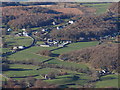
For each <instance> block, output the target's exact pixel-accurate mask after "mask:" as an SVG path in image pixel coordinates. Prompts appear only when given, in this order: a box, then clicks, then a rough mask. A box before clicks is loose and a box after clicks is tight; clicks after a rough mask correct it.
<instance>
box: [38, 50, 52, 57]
mask: <svg viewBox="0 0 120 90" xmlns="http://www.w3.org/2000/svg"><path fill="white" fill-rule="evenodd" d="M37 54H40V55H43V56H51V55H52V52H51V51H50V50H42V51H39V52H37Z"/></svg>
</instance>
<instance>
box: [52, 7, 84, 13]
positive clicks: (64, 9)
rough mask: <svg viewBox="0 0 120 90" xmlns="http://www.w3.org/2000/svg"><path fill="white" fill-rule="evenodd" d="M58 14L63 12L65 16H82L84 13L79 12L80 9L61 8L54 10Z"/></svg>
mask: <svg viewBox="0 0 120 90" xmlns="http://www.w3.org/2000/svg"><path fill="white" fill-rule="evenodd" d="M53 10H55V11H58V12H62V13H65V14H76V15H78V14H79V15H82V14H83V12H82V11H81V10H79V9H78V8H60V9H53Z"/></svg>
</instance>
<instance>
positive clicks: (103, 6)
mask: <svg viewBox="0 0 120 90" xmlns="http://www.w3.org/2000/svg"><path fill="white" fill-rule="evenodd" d="M110 4H111V3H98V4H92V3H89V4H88V3H86V4H83V5H84V6H89V7H92V8H95V9H96V14H97V15H100V14H103V13H105V12H106V11H107V8H108V7H109V6H110Z"/></svg>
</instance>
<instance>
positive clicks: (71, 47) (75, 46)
mask: <svg viewBox="0 0 120 90" xmlns="http://www.w3.org/2000/svg"><path fill="white" fill-rule="evenodd" d="M97 44H98V41H92V42H77V43H72V44H69V45H67V46H66V47H63V48H61V49H56V50H54V51H53V53H55V54H62V53H67V52H71V51H74V50H79V49H82V48H86V47H91V46H95V45H97Z"/></svg>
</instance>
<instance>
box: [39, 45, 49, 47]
mask: <svg viewBox="0 0 120 90" xmlns="http://www.w3.org/2000/svg"><path fill="white" fill-rule="evenodd" d="M40 46H41V47H50V45H45V44H41V45H40Z"/></svg>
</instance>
